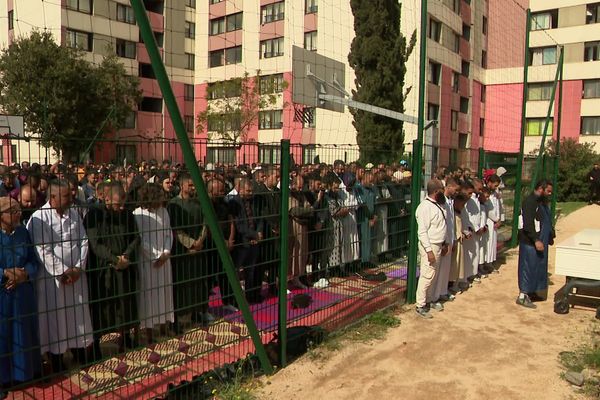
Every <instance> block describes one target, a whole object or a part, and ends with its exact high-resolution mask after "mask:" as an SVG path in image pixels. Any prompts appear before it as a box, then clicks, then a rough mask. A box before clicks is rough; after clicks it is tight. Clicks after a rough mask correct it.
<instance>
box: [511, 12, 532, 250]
mask: <svg viewBox="0 0 600 400" xmlns="http://www.w3.org/2000/svg"><path fill="white" fill-rule="evenodd" d="M525 26H526V28H525V58H524V60H525V62H524V66H523V105H522V106H521V141H520V145H519V157H518V160H517V173H516V176H517V182H516V187H515V203H514V205H513V221H512V234H511V237H510V245H511V247H515V246H516V245H517V244H518V237H517V234H518V233H519V215H520V214H521V197H522V193H521V192H522V191H523V182H522V179H523V159H524V154H523V153H524V151H525V133H526V131H527V79H528V75H529V32H530V31H531V9H529V8H528V9H527V21H526V23H525Z"/></svg>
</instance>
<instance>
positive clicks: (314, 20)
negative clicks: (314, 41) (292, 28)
mask: <svg viewBox="0 0 600 400" xmlns="http://www.w3.org/2000/svg"><path fill="white" fill-rule="evenodd" d="M318 18H319V14H317V13H311V14H305V15H304V32H312V31H316V30H317V27H318V25H317V24H318Z"/></svg>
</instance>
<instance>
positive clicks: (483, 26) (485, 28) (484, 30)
mask: <svg viewBox="0 0 600 400" xmlns="http://www.w3.org/2000/svg"><path fill="white" fill-rule="evenodd" d="M481 32H482V33H483V34H484V35H487V33H488V20H487V17H486V16H484V17H483V21H482V23H481Z"/></svg>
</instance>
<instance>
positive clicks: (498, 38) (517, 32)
mask: <svg viewBox="0 0 600 400" xmlns="http://www.w3.org/2000/svg"><path fill="white" fill-rule="evenodd" d="M488 3H489V4H488V35H487V43H488V48H487V65H488V69H494V68H509V67H521V68H522V67H523V63H524V62H523V54H524V52H525V22H526V20H527V18H526V12H525V10H526V9H527V8H528V7H529V4H528V3H529V1H528V0H511V1H501V0H495V1H490V2H488Z"/></svg>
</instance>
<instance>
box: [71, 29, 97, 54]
mask: <svg viewBox="0 0 600 400" xmlns="http://www.w3.org/2000/svg"><path fill="white" fill-rule="evenodd" d="M66 44H67V47H73V48H78V49H81V50H85V51H92V48H93V39H92V34H91V33H88V32H80V31H74V30H71V29H67V43H66Z"/></svg>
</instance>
